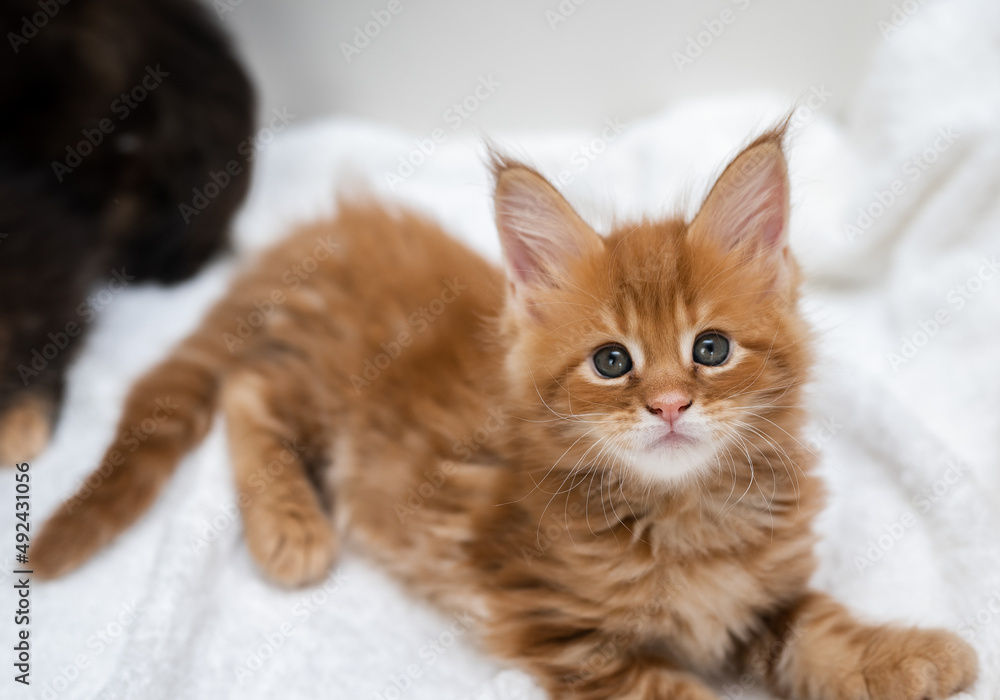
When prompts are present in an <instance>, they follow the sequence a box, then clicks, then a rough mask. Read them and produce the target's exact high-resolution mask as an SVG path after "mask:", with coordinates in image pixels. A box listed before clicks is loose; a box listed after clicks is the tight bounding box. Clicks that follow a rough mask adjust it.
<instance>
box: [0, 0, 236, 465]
mask: <svg viewBox="0 0 1000 700" xmlns="http://www.w3.org/2000/svg"><path fill="white" fill-rule="evenodd" d="M46 8H47V9H46ZM46 8H42V7H41V6H40V4H39V3H38V2H37V0H6V2H4V3H3V4H2V6H0V27H2V28H3V36H4V37H5V40H4V45H3V46H2V49H0V50H2V51H3V52H4V53H6V54H7V55H6V56H4V57H3V59H2V60H0V95H2V96H3V103H4V109H3V110H0V300H2V302H0V464H2V463H11V462H14V461H17V460H23V459H27V458H30V457H31V456H33V455H34V454H35V453H37V452H38V451H40V450H41V449H42V448H43V447H44V445H45V443H46V441H47V438H48V433H49V429H50V424H51V421H52V420H53V419H54V417H55V415H56V412H57V410H58V406H59V403H60V400H61V394H62V388H63V377H64V374H65V371H66V366H67V363H68V362H69V360H70V358H71V357H72V354H73V351H74V349H75V348H76V346H77V345H78V343H79V339H80V337H81V336H82V334H83V333H84V332H85V331H86V329H87V327H88V326H89V325H90V323H91V322H92V321H93V320H94V318H95V317H96V309H97V308H98V307H97V306H95V305H93V304H89V303H88V302H87V301H86V297H87V294H88V291H89V290H90V289H91V287H92V286H93V285H97V284H100V283H101V281H102V280H106V281H107V282H106V283H107V284H108V285H110V286H111V288H112V289H117V288H119V287H120V286H122V285H123V284H127V283H129V282H138V281H141V280H158V281H163V282H173V281H177V280H181V279H184V278H186V277H188V276H189V275H191V274H192V273H193V272H195V271H196V270H197V269H198V268H199V267H200V266H201V265H202V264H203V263H204V262H205V260H206V259H208V258H209V257H210V256H211V255H212V254H213V253H215V252H216V251H218V250H219V249H220V248H221V247H222V246H223V245H224V244H225V241H226V228H227V225H228V222H229V219H230V217H231V216H232V214H233V212H234V210H235V208H236V207H237V205H238V204H239V203H240V201H241V200H242V199H243V196H244V194H245V193H246V190H247V185H248V181H249V163H248V159H247V157H246V155H247V154H248V153H250V151H249V148H248V145H249V143H247V146H245V147H244V148H243V149H240V144H241V143H244V142H245V141H246V140H247V139H248V137H249V136H250V134H251V131H252V128H253V108H254V97H253V90H252V88H251V85H250V83H249V81H248V79H247V77H246V75H245V73H244V72H243V69H242V68H241V67H240V65H239V63H238V62H237V61H236V59H235V57H234V56H233V52H232V50H231V49H230V47H229V44H228V42H227V41H226V39H225V37H224V36H223V34H222V32H221V31H220V30H219V28H218V27H217V26H216V24H215V22H214V21H213V18H211V17H210V16H208V14H207V13H206V11H205V9H204V8H203V7H202V6H201V5H200V4H199V3H197V2H194V1H193V0H74V1H73V2H69V3H59V2H52V3H49V4H46ZM238 149H239V150H242V151H244V152H243V153H240V152H238ZM231 162H232V163H235V164H236V165H237V166H238V172H237V168H236V167H232V166H231V167H229V169H228V170H227V165H228V164H230V163H231ZM212 173H223V175H224V177H225V178H228V180H227V181H226V184H225V186H224V187H221V188H220V191H219V193H218V195H217V196H216V197H214V198H212V199H211V201H210V202H208V204H207V206H205V207H204V208H203V209H201V210H199V209H198V208H197V207H194V208H193V209H191V210H187V209H184V208H183V207H182V205H187V206H189V207H191V206H192V201H193V199H194V197H195V195H194V192H193V190H194V189H198V190H199V191H202V190H203V189H204V188H205V186H206V184H207V183H209V182H211V179H210V178H211V174H212ZM220 179H222V178H220ZM192 211H194V212H195V213H192Z"/></svg>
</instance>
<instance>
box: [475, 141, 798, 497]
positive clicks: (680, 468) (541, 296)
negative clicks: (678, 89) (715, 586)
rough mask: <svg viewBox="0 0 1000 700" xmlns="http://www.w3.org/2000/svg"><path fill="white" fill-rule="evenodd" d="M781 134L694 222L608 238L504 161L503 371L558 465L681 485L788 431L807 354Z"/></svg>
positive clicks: (537, 178) (732, 170) (724, 184)
mask: <svg viewBox="0 0 1000 700" xmlns="http://www.w3.org/2000/svg"><path fill="white" fill-rule="evenodd" d="M783 135H784V132H783V130H782V129H780V128H779V129H775V130H773V131H771V132H768V133H766V134H764V135H763V136H761V137H760V138H758V139H757V140H756V141H754V142H753V143H752V144H751V145H750V146H748V147H747V148H746V149H745V150H743V152H741V153H740V154H739V155H738V156H737V157H736V158H735V159H734V160H733V161H732V162H731V163H730V164H729V166H728V167H727V168H726V169H725V171H724V172H723V173H722V175H721V176H720V177H719V179H718V181H717V182H716V183H715V185H714V187H713V188H712V190H711V192H710V193H709V194H708V196H707V198H706V199H705V202H704V204H703V205H702V207H701V209H700V211H699V212H698V214H697V215H696V216H695V217H694V219H693V220H692V221H690V222H687V221H683V220H680V219H670V220H666V221H659V222H643V223H640V224H638V225H634V226H624V227H621V228H618V229H617V230H615V231H612V232H611V233H610V234H608V235H607V236H603V237H602V236H600V235H598V234H597V233H595V232H594V230H593V229H591V228H590V227H589V226H588V225H587V224H586V223H584V221H583V220H582V219H581V218H580V217H579V216H578V215H577V214H576V212H575V211H573V209H572V207H571V206H570V205H569V204H568V203H567V202H566V200H565V199H563V197H562V196H561V195H560V194H559V193H558V192H557V191H556V190H555V189H554V188H553V187H552V185H551V184H549V183H548V182H547V181H546V180H545V179H544V178H543V177H542V176H541V175H539V174H538V173H537V172H535V171H534V170H532V169H530V168H528V167H525V166H523V165H520V164H518V163H515V162H512V161H508V160H504V159H502V158H499V157H498V158H496V160H495V173H496V197H495V206H496V219H497V226H498V230H499V232H500V238H501V243H502V247H503V254H504V262H505V267H506V272H507V279H508V282H509V288H508V299H507V308H506V312H505V316H504V324H505V330H506V332H507V333H508V334H509V337H510V338H511V339H512V343H511V349H510V354H509V356H508V358H507V372H508V375H509V376H508V380H509V384H510V386H512V388H513V391H514V394H515V400H516V401H517V402H518V405H519V410H520V411H521V413H522V414H523V415H522V417H523V418H525V420H526V421H528V422H529V424H530V425H532V426H534V427H532V428H531V430H533V431H534V432H533V434H534V435H535V437H536V439H539V440H541V441H543V442H545V443H546V444H548V445H549V446H550V447H551V448H553V449H556V450H557V454H558V453H559V452H563V451H564V450H565V454H564V456H563V457H561V458H560V461H559V466H561V467H565V468H579V469H586V468H588V467H589V466H590V465H592V464H593V463H594V462H595V461H596V462H598V463H602V464H604V465H620V466H622V467H623V468H624V469H627V470H629V471H630V472H631V473H632V474H634V475H636V476H639V477H640V478H642V479H644V480H648V481H653V482H658V483H672V482H677V481H679V480H682V479H684V478H685V477H689V476H692V475H695V474H699V473H704V472H705V471H706V470H710V469H717V468H719V464H720V462H719V460H720V459H722V458H723V455H724V454H726V455H731V454H742V453H743V452H745V451H747V450H748V449H750V450H752V449H753V448H752V447H748V446H750V445H753V444H760V440H761V439H767V437H766V436H774V435H778V436H780V438H781V439H784V438H785V437H786V435H783V434H782V432H781V431H783V430H784V429H785V425H784V424H788V426H789V427H792V426H791V423H792V422H794V421H792V419H791V417H790V414H789V413H787V411H789V406H788V404H795V403H797V399H796V396H797V394H798V391H797V387H798V386H800V385H801V384H802V382H803V381H804V379H805V375H806V373H807V371H808V365H809V358H808V348H807V342H806V337H807V333H806V330H805V325H804V323H803V321H802V319H801V317H800V316H799V314H798V312H797V309H796V305H797V287H798V282H799V273H798V268H797V266H796V264H795V261H794V260H793V259H792V256H791V253H790V251H789V248H788V239H787V230H788V226H787V224H788V189H789V187H788V173H787V167H786V162H785V156H784V153H783V150H782V138H783ZM792 430H794V427H792ZM727 448H728V451H727ZM723 464H725V463H723Z"/></svg>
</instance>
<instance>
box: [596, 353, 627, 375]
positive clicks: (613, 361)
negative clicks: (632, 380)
mask: <svg viewBox="0 0 1000 700" xmlns="http://www.w3.org/2000/svg"><path fill="white" fill-rule="evenodd" d="M594 368H595V369H596V370H597V373H598V374H600V375H601V376H602V377H607V378H608V379H616V378H618V377H621V376H624V375H626V374H628V373H629V371H630V370H631V369H632V358H631V357H630V356H629V354H628V350H626V349H625V348H623V347H622V346H621V345H605V346H604V347H603V348H600V349H598V351H597V352H595V353H594Z"/></svg>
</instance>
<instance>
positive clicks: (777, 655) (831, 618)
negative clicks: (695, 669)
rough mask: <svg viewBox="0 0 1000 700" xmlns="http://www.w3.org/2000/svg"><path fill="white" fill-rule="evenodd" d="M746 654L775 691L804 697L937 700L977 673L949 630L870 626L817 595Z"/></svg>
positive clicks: (772, 623)
mask: <svg viewBox="0 0 1000 700" xmlns="http://www.w3.org/2000/svg"><path fill="white" fill-rule="evenodd" d="M746 653H747V657H746V658H745V662H746V664H747V665H748V666H749V668H750V670H753V671H756V672H758V673H760V674H761V675H763V676H764V678H765V680H766V681H767V682H768V684H769V685H770V686H771V688H772V689H773V690H774V692H775V693H777V694H779V695H781V696H783V697H789V698H796V699H801V700H921V699H923V698H927V699H929V700H937V699H938V698H947V697H950V696H952V695H954V694H955V693H957V692H959V691H961V690H964V689H966V688H968V687H969V686H970V685H972V684H973V683H974V682H975V680H976V675H977V668H978V662H977V658H976V654H975V652H974V651H973V650H972V647H970V646H969V645H968V644H966V643H965V642H964V641H962V640H961V639H960V638H959V637H958V636H957V635H955V634H952V633H951V632H946V631H944V630H937V629H915V628H903V627H893V626H890V625H866V624H863V623H861V622H858V621H857V620H855V619H854V617H853V616H852V615H851V613H850V612H849V611H848V610H847V609H846V608H845V607H844V606H842V605H841V604H840V603H837V602H836V601H834V600H833V599H831V598H830V597H829V596H826V595H823V594H820V593H809V594H806V595H805V596H803V597H802V598H800V599H799V600H798V601H796V603H795V604H794V605H791V606H789V607H788V608H787V609H786V610H784V611H783V612H782V613H780V614H779V615H776V616H774V617H773V618H772V619H770V620H769V621H768V629H767V631H766V632H765V634H764V635H763V636H762V637H761V638H760V639H758V640H757V641H756V642H755V643H754V644H753V645H751V646H750V647H749V648H748V649H747V651H746Z"/></svg>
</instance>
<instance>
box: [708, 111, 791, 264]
mask: <svg viewBox="0 0 1000 700" xmlns="http://www.w3.org/2000/svg"><path fill="white" fill-rule="evenodd" d="M784 135H785V127H784V125H782V126H780V127H778V128H776V129H774V130H772V131H769V132H767V133H765V134H763V135H762V136H760V137H759V138H758V139H757V140H755V141H754V142H753V143H751V144H750V145H749V146H747V147H746V148H745V149H743V151H742V152H741V153H740V154H739V155H738V156H736V158H734V159H733V161H732V162H731V163H730V164H729V165H728V166H727V167H726V169H725V170H724V171H723V173H722V175H720V176H719V179H718V180H717V181H716V183H715V185H714V186H713V187H712V190H711V192H709V193H708V197H706V198H705V203H704V204H703V205H702V207H701V210H700V211H699V212H698V214H697V215H696V216H695V218H694V221H692V222H691V227H690V235H691V236H692V237H702V238H706V239H711V240H714V241H715V242H716V243H717V244H719V245H721V246H722V247H723V248H724V249H726V250H737V249H739V250H741V252H743V254H744V256H745V257H746V259H748V260H749V259H754V260H758V261H760V262H764V263H769V264H775V265H781V263H782V262H784V261H785V260H786V259H787V258H788V257H789V254H788V253H787V252H786V251H787V246H788V189H789V187H788V165H787V163H786V161H785V153H784V150H783V149H782V139H783V138H784Z"/></svg>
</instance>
